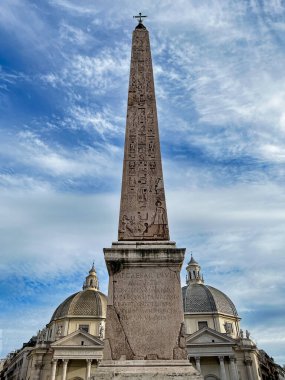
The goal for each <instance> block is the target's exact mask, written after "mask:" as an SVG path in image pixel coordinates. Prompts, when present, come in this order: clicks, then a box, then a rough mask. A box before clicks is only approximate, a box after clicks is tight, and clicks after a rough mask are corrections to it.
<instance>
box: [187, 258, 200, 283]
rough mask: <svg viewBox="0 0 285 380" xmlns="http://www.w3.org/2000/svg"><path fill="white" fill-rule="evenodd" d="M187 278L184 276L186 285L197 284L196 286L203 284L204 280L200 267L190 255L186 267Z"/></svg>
mask: <svg viewBox="0 0 285 380" xmlns="http://www.w3.org/2000/svg"><path fill="white" fill-rule="evenodd" d="M186 270H187V276H186V283H187V285H188V284H191V283H197V284H203V283H204V278H203V275H202V274H201V267H200V265H199V264H198V263H197V261H195V259H194V257H193V256H192V254H191V260H190V261H189V263H188V265H187V267H186Z"/></svg>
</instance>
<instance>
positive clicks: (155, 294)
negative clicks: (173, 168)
mask: <svg viewBox="0 0 285 380" xmlns="http://www.w3.org/2000/svg"><path fill="white" fill-rule="evenodd" d="M142 17H143V16H142V15H141V14H140V15H139V16H138V18H139V23H138V25H137V27H136V28H135V30H134V32H133V39H132V56H131V68H130V79H129V94H128V110H127V123H126V137H125V151H124V165H123V178H122V191H121V207H120V217H119V233H118V235H119V236H118V241H117V242H115V243H113V244H112V248H105V249H104V255H105V261H106V265H107V268H108V272H109V276H110V277H109V290H108V306H107V319H106V334H105V345H104V353H103V361H102V363H101V364H100V366H99V367H98V369H97V371H96V373H95V374H94V375H95V377H94V379H96V380H103V379H104V380H106V379H116V380H122V379H127V378H128V379H140V380H144V379H152V378H155V379H156V380H162V379H165V378H167V379H169V380H171V379H176V378H179V380H184V379H187V380H188V379H202V377H201V375H200V374H199V373H198V372H197V371H196V370H195V369H194V368H193V367H192V366H191V364H190V363H189V361H188V360H187V352H186V344H185V329H184V323H183V309H182V295H181V283H180V270H181V266H182V263H183V259H184V254H185V249H184V248H176V244H175V242H172V241H170V240H169V229H168V221H167V211H166V202H165V192H164V184H163V175H162V164H161V154H160V143H159V132H158V122H157V112H156V101H155V91H154V80H153V70H152V59H151V51H150V43H149V34H148V31H147V30H146V28H145V26H144V25H143V23H142Z"/></svg>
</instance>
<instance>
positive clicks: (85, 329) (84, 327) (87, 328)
mask: <svg viewBox="0 0 285 380" xmlns="http://www.w3.org/2000/svg"><path fill="white" fill-rule="evenodd" d="M79 330H83V331H86V332H89V325H79Z"/></svg>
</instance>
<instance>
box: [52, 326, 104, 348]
mask: <svg viewBox="0 0 285 380" xmlns="http://www.w3.org/2000/svg"><path fill="white" fill-rule="evenodd" d="M82 342H83V343H82ZM76 346H84V347H88V346H92V347H94V346H98V347H103V346H104V344H103V342H102V340H100V339H99V338H97V337H95V336H94V335H91V334H89V333H87V332H85V331H82V330H77V331H75V332H73V333H71V334H69V335H67V336H65V337H63V338H61V339H59V340H57V341H56V342H54V343H52V344H51V347H54V348H56V347H76Z"/></svg>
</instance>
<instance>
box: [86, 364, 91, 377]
mask: <svg viewBox="0 0 285 380" xmlns="http://www.w3.org/2000/svg"><path fill="white" fill-rule="evenodd" d="M86 363H87V366H86V380H90V376H91V365H92V359H86Z"/></svg>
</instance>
